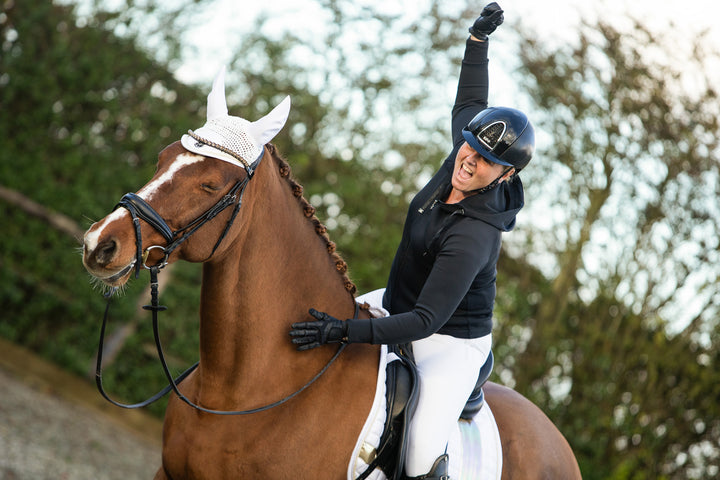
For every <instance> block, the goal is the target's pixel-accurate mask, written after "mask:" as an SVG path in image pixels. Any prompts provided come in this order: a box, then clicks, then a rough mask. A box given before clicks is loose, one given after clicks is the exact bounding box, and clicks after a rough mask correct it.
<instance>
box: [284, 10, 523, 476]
mask: <svg viewBox="0 0 720 480" xmlns="http://www.w3.org/2000/svg"><path fill="white" fill-rule="evenodd" d="M502 22H503V10H502V9H501V8H500V6H499V5H498V4H497V3H494V2H493V3H491V4H489V5H487V6H486V7H485V8H484V9H483V11H482V13H481V15H480V17H479V18H478V19H477V20H476V21H475V23H474V24H473V26H472V27H470V33H471V36H470V38H469V39H468V40H467V43H466V48H465V55H464V58H463V62H462V67H461V71H460V78H459V82H458V91H457V96H456V99H455V105H454V107H453V110H452V136H453V150H452V152H451V153H450V155H449V156H448V157H447V159H446V160H445V161H444V163H443V164H442V166H441V167H440V169H439V170H438V172H437V173H436V174H435V175H434V177H433V178H432V179H431V180H430V181H429V182H428V183H427V184H426V185H425V187H424V188H423V189H422V190H421V191H420V192H419V193H418V194H417V195H416V196H415V198H414V199H413V201H412V202H411V203H410V208H409V212H408V215H407V218H406V221H405V227H404V230H403V236H402V241H401V243H400V246H399V248H398V250H397V253H396V254H395V259H394V260H393V263H392V267H391V270H390V277H389V280H388V283H387V287H386V289H385V293H384V296H383V307H384V308H385V309H386V310H387V311H388V312H389V313H390V315H389V316H387V317H382V318H374V319H368V320H364V319H355V320H346V321H341V320H339V319H336V318H334V317H332V316H330V315H328V314H326V313H323V312H318V311H316V310H314V309H311V310H310V313H311V315H312V316H313V317H315V318H316V320H315V321H312V322H303V323H298V324H295V325H293V330H292V331H291V333H290V335H291V336H292V337H293V343H295V344H296V345H299V347H298V349H299V350H307V349H310V348H315V347H317V346H319V345H322V344H325V343H337V342H347V343H353V342H363V343H373V344H402V343H408V342H412V347H413V352H414V357H415V362H416V365H417V368H418V376H419V378H420V392H419V397H418V404H417V409H416V411H415V415H414V416H413V418H412V421H411V423H410V431H409V443H408V452H407V457H406V462H405V475H406V476H407V477H408V478H418V479H440V478H447V464H448V456H447V454H446V453H445V451H446V447H447V442H448V439H449V437H450V434H451V432H452V429H453V428H455V426H456V424H457V421H458V418H459V417H460V414H461V413H462V409H463V407H464V405H465V403H466V401H467V399H468V397H469V396H470V394H471V392H472V390H473V388H474V386H475V383H476V381H477V377H478V373H479V371H480V368H481V367H482V365H483V364H484V362H485V360H486V359H487V357H488V355H489V353H490V349H491V343H492V339H491V330H492V311H493V304H494V300H495V277H496V264H497V260H498V256H499V254H500V243H501V234H502V232H507V231H509V230H511V229H512V228H513V227H514V225H515V216H516V214H517V212H518V211H519V210H520V209H521V208H522V207H523V204H524V195H523V186H522V182H521V181H520V179H519V177H517V173H518V172H519V171H520V170H521V169H522V168H523V167H525V165H527V164H528V162H529V161H530V158H531V157H532V154H533V150H534V145H535V138H534V132H533V127H532V125H531V124H530V122H529V121H528V119H527V117H526V116H525V115H524V114H523V113H522V112H519V111H517V110H514V109H511V108H504V107H493V108H487V98H488V67H487V65H488V58H487V51H488V42H487V35H488V34H490V33H492V32H493V31H494V30H495V28H496V27H497V26H499V25H500V24H501V23H502Z"/></svg>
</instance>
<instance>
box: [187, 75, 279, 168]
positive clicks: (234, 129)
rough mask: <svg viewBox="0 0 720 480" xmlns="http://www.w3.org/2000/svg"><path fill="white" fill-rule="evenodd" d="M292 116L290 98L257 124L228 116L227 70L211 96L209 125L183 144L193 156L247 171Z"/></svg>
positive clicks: (209, 96)
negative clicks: (214, 160)
mask: <svg viewBox="0 0 720 480" xmlns="http://www.w3.org/2000/svg"><path fill="white" fill-rule="evenodd" d="M289 113H290V97H289V96H288V97H285V98H284V99H283V101H282V102H280V103H279V104H278V105H277V106H276V107H275V108H274V109H273V110H272V111H271V112H270V113H268V114H267V115H265V116H264V117H262V118H261V119H259V120H257V121H255V122H250V121H248V120H245V119H244V118H240V117H233V116H230V115H228V109H227V103H226V101H225V67H223V68H221V69H220V71H219V72H218V74H217V76H216V77H215V80H214V81H213V86H212V90H211V91H210V94H209V95H208V103H207V122H206V123H205V125H203V126H202V127H200V128H198V129H197V130H195V131H193V130H188V133H187V134H186V135H183V136H182V138H181V139H180V142H181V143H182V146H183V147H185V148H186V149H188V150H190V151H191V152H193V153H197V154H199V155H204V156H206V157H213V158H217V159H219V160H223V161H225V162H229V163H232V164H235V165H238V166H241V167H243V168H245V169H246V170H247V169H249V168H250V165H252V164H253V163H255V162H256V161H258V160H260V158H261V157H262V155H263V147H264V145H265V144H266V143H268V142H269V141H270V140H272V139H273V138H274V137H275V135H277V133H278V132H279V131H280V130H281V129H282V127H283V126H284V125H285V122H286V121H287V117H288V114H289Z"/></svg>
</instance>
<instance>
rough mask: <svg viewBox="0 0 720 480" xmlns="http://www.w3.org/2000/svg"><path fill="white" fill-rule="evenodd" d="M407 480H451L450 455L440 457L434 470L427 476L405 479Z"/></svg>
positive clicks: (434, 465) (433, 467)
mask: <svg viewBox="0 0 720 480" xmlns="http://www.w3.org/2000/svg"><path fill="white" fill-rule="evenodd" d="M405 479H406V480H450V477H449V476H448V454H447V453H445V454H443V455H440V456H439V457H438V458H437V460H435V463H433V466H432V468H431V469H430V471H429V472H428V473H426V474H425V475H420V476H418V477H407V476H406V477H405Z"/></svg>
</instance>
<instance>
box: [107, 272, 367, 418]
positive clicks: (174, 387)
mask: <svg viewBox="0 0 720 480" xmlns="http://www.w3.org/2000/svg"><path fill="white" fill-rule="evenodd" d="M146 268H148V267H146ZM161 268H162V267H160V266H158V265H154V266H152V267H149V268H148V270H150V291H151V299H150V305H144V306H143V309H145V310H150V311H151V312H152V324H153V336H154V337H155V347H156V349H157V353H158V358H159V359H160V364H161V365H162V369H163V372H164V373H165V377H166V378H167V380H168V385H167V386H166V387H165V388H163V389H162V390H160V391H159V392H158V393H156V394H155V395H153V396H152V397H150V398H148V399H147V400H145V401H143V402H139V403H134V404H124V403H120V402H117V401H115V400H113V399H112V398H110V396H109V395H108V394H107V393H106V392H105V389H104V388H103V384H102V352H103V344H104V338H105V327H106V325H107V319H108V311H109V310H110V300H111V296H112V294H109V295H107V306H106V307H105V315H104V317H103V322H102V327H101V328H100V341H99V344H98V358H97V364H96V368H95V384H96V385H97V388H98V390H99V391H100V394H101V395H102V396H103V398H105V399H106V400H107V401H109V402H110V403H112V404H113V405H116V406H118V407H122V408H127V409H134V408H142V407H146V406H148V405H150V404H152V403H154V402H156V401H157V400H159V399H161V398H162V397H164V396H165V395H167V394H168V393H169V392H170V391H173V392H175V395H177V396H178V398H179V399H180V400H182V401H183V402H185V403H186V404H188V405H190V406H191V407H193V408H194V409H196V410H200V411H201V412H205V413H212V414H215V415H249V414H252V413H259V412H264V411H266V410H270V409H271V408H275V407H278V406H280V405H282V404H283V403H285V402H287V401H288V400H291V399H292V398H295V397H296V396H297V395H299V394H300V393H302V392H303V391H305V390H306V389H307V388H308V387H310V385H312V384H313V383H315V381H316V380H318V379H319V378H320V377H321V376H322V375H323V374H324V373H325V372H326V371H327V370H328V368H330V366H331V365H332V364H333V363H335V360H337V358H338V357H339V356H340V354H341V353H342V352H343V350H345V347H347V344H346V343H343V344H341V345H340V348H338V350H337V352H335V354H334V355H333V356H332V358H330V360H328V362H327V363H326V364H325V366H324V367H323V368H322V369H321V370H320V371H319V372H318V373H317V374H316V375H315V376H314V377H313V378H311V379H310V380H309V381H308V382H307V383H306V384H305V385H303V386H302V387H300V388H299V389H298V390H296V391H295V392H293V393H291V394H290V395H288V396H286V397H284V398H282V399H280V400H278V401H276V402H273V403H271V404H268V405H265V406H262V407H257V408H252V409H249V410H212V409H209V408H205V407H201V406H200V405H197V404H195V403H193V402H192V401H191V400H190V399H188V398H187V397H186V396H185V395H183V394H182V393H181V392H180V390H179V389H178V385H179V384H180V383H181V382H182V381H183V380H185V379H186V378H187V377H188V376H189V375H190V374H191V373H192V372H193V371H194V370H195V369H196V368H197V367H198V365H199V364H200V362H196V363H195V364H194V365H193V366H191V367H190V368H188V369H187V370H185V371H184V372H183V373H181V374H180V375H178V376H177V378H173V376H172V374H171V373H170V369H169V368H168V366H167V362H166V361H165V354H164V352H163V348H162V344H161V342H160V331H159V328H158V312H162V311H164V310H167V307H166V306H163V305H160V304H159V301H158V297H159V294H158V280H157V276H158V272H159V271H160V269H161ZM359 307H360V306H359V305H358V304H357V303H356V304H355V315H354V318H357V316H358V313H359Z"/></svg>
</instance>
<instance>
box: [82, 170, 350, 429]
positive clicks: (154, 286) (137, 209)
mask: <svg viewBox="0 0 720 480" xmlns="http://www.w3.org/2000/svg"><path fill="white" fill-rule="evenodd" d="M259 161H260V159H258V160H257V161H256V162H255V163H253V165H251V166H248V167H247V168H246V171H247V173H248V175H247V176H246V177H245V178H244V179H243V180H240V181H238V182H237V183H236V184H235V185H234V186H233V187H232V188H231V189H230V191H229V192H228V193H227V194H225V195H224V196H223V198H221V199H220V200H219V201H218V202H217V203H216V204H215V205H214V206H212V207H210V209H209V210H207V211H206V212H205V213H203V214H201V215H200V216H199V217H197V218H196V219H195V220H193V221H192V222H190V223H189V224H188V225H186V226H185V227H183V228H180V229H178V230H174V231H173V230H172V229H171V228H170V226H169V225H168V224H167V222H166V221H165V220H164V219H163V218H162V216H161V215H160V214H159V213H157V211H155V209H154V208H152V207H151V206H150V205H149V204H148V203H147V202H146V201H145V200H143V199H142V198H141V197H140V196H139V195H136V194H134V193H127V194H125V195H123V197H122V198H121V199H120V202H119V203H118V204H117V205H116V206H115V209H117V208H120V207H122V208H125V209H127V210H128V211H129V212H130V216H131V218H132V221H133V225H134V228H135V243H136V247H137V251H136V258H135V278H138V276H139V275H140V269H141V268H144V269H146V270H149V271H150V296H151V299H150V305H145V306H143V309H145V310H149V311H151V312H152V324H153V335H154V337H155V347H156V349H157V353H158V358H159V360H160V364H161V365H162V369H163V372H164V373H165V377H166V378H167V380H168V385H167V386H166V387H165V388H163V389H162V390H160V391H159V392H158V393H156V394H155V395H153V396H152V397H150V398H148V399H147V400H145V401H142V402H139V403H134V404H124V403H120V402H117V401H115V400H113V399H112V398H110V396H109V395H108V394H107V393H106V392H105V389H104V388H103V384H102V358H103V345H104V342H105V327H106V326H107V321H108V313H109V311H110V301H111V299H112V295H113V293H114V292H115V290H116V289H112V290H110V291H109V292H107V293H106V294H105V297H106V298H107V305H106V307H105V314H104V316H103V322H102V327H101V328H100V340H99V342H98V355H97V363H96V367H95V384H96V385H97V388H98V391H99V392H100V394H101V395H102V396H103V398H105V399H106V400H107V401H109V402H110V403H112V404H113V405H116V406H118V407H122V408H128V409H134V408H142V407H146V406H148V405H150V404H152V403H154V402H156V401H157V400H159V399H161V398H162V397H164V396H165V395H167V394H168V393H169V392H170V391H173V392H175V394H176V395H177V396H178V398H179V399H180V400H182V401H183V402H185V403H186V404H188V405H190V406H191V407H193V408H195V409H196V410H200V411H201V412H205V413H212V414H215V415H248V414H252V413H258V412H263V411H266V410H269V409H271V408H274V407H277V406H279V405H282V404H283V403H285V402H287V401H288V400H290V399H292V398H294V397H295V396H297V395H299V394H300V393H302V392H303V391H304V390H305V389H307V388H308V387H309V386H310V385H312V384H313V383H314V382H315V381H316V380H317V379H318V378H320V377H321V376H322V375H323V374H324V373H325V372H326V371H327V369H328V368H330V366H331V365H332V364H333V363H334V362H335V360H336V359H337V358H338V357H339V356H340V354H341V353H342V351H343V350H344V349H345V347H346V346H347V344H345V343H343V344H341V345H340V348H339V349H338V351H337V352H335V354H334V355H333V356H332V358H330V360H329V361H328V362H327V364H326V365H325V366H324V367H323V368H322V370H320V371H319V372H318V373H317V374H316V375H315V376H314V377H313V378H312V379H310V380H309V381H308V382H307V383H306V384H305V385H303V386H302V387H300V389H298V390H296V391H295V392H293V393H291V394H290V395H288V396H286V397H284V398H282V399H280V400H278V401H276V402H273V403H271V404H269V405H265V406H262V407H257V408H252V409H249V410H212V409H208V408H204V407H201V406H199V405H197V404H195V403H193V402H192V401H191V400H189V399H188V398H187V397H186V396H185V395H183V394H182V393H181V392H180V390H179V388H178V385H179V384H180V383H181V382H182V381H183V380H185V379H186V378H187V377H188V376H189V375H190V374H191V373H192V372H193V371H194V370H195V369H196V368H197V367H198V365H199V364H200V362H197V363H195V364H194V365H193V366H191V367H190V368H188V369H187V370H185V371H184V372H183V373H181V374H180V375H178V376H177V377H176V378H173V376H172V374H171V373H170V369H169V368H168V365H167V362H166V360H165V354H164V352H163V348H162V344H161V342H160V332H159V328H158V313H159V312H162V311H164V310H167V307H165V306H163V305H160V304H159V293H158V273H159V272H160V270H161V269H162V268H164V267H165V266H166V265H167V264H168V258H169V256H170V254H171V253H172V252H173V251H174V250H175V249H176V248H177V247H178V246H179V245H180V244H181V243H183V242H184V241H185V240H187V239H188V238H189V237H190V236H191V235H193V234H194V233H195V232H197V230H198V229H199V228H200V227H202V226H203V225H205V224H206V223H207V222H209V221H210V220H212V219H213V218H215V217H216V216H217V215H218V214H219V213H220V212H222V211H223V210H225V209H226V208H228V207H230V206H231V205H233V204H234V205H235V208H234V209H233V212H232V215H231V216H230V219H229V220H228V222H227V224H226V225H225V229H224V230H223V232H222V234H221V235H220V237H219V238H218V240H217V241H216V242H215V246H214V247H213V249H212V252H211V253H210V255H209V256H208V257H207V258H206V259H205V261H207V260H208V259H209V258H210V257H212V256H213V254H214V253H215V251H216V250H217V248H218V247H219V246H220V244H221V243H222V241H223V239H224V238H225V236H226V235H227V233H228V231H229V230H230V227H231V226H232V224H233V222H234V221H235V217H236V216H237V214H238V212H239V211H240V206H241V205H242V198H243V195H244V193H245V188H246V187H247V185H248V183H249V182H250V179H251V178H252V177H253V174H254V172H255V168H256V167H257V164H258V162H259ZM140 219H142V220H145V221H146V222H147V223H148V224H150V226H152V227H153V228H154V229H155V230H157V231H158V232H159V233H160V234H161V235H162V236H163V238H164V239H165V240H166V242H167V245H166V246H164V247H163V246H160V245H153V246H150V247H148V248H146V249H145V251H144V252H143V251H142V235H141V231H140ZM153 250H160V251H161V252H162V253H163V258H162V260H161V261H160V262H159V263H158V264H156V265H152V266H148V265H147V259H148V256H149V254H150V252H152V251H153ZM358 308H359V306H358V304H357V303H356V304H355V317H357V316H358Z"/></svg>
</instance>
